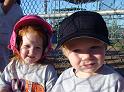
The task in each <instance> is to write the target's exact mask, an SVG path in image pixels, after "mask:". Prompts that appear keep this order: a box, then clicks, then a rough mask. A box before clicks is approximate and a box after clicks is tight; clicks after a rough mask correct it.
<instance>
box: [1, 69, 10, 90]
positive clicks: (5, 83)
mask: <svg viewBox="0 0 124 92" xmlns="http://www.w3.org/2000/svg"><path fill="white" fill-rule="evenodd" d="M9 71H10V70H9V69H8V67H6V68H5V69H4V71H3V72H2V74H1V77H0V92H11V77H10V72H9Z"/></svg>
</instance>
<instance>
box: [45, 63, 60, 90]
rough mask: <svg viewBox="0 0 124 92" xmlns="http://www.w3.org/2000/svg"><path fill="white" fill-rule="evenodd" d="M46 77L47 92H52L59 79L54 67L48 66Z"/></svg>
mask: <svg viewBox="0 0 124 92" xmlns="http://www.w3.org/2000/svg"><path fill="white" fill-rule="evenodd" d="M45 76H46V77H45V80H46V88H45V89H46V90H45V92H51V89H52V87H53V86H54V84H55V82H56V80H57V78H58V77H57V72H56V70H55V68H54V67H53V66H52V65H48V66H47V68H46V73H45Z"/></svg>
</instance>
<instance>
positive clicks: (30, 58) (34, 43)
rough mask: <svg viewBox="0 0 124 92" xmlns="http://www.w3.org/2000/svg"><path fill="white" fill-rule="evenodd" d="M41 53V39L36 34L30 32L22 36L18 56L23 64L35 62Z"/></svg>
mask: <svg viewBox="0 0 124 92" xmlns="http://www.w3.org/2000/svg"><path fill="white" fill-rule="evenodd" d="M42 53H43V39H42V38H41V37H39V36H38V35H37V34H35V33H33V32H30V33H26V35H24V36H22V45H21V47H20V55H21V57H22V59H23V60H24V61H25V63H35V62H37V61H38V60H39V59H40V58H41V56H42Z"/></svg>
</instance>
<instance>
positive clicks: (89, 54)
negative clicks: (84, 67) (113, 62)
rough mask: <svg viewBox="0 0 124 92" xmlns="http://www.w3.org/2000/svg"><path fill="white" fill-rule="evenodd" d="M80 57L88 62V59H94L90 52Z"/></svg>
mask: <svg viewBox="0 0 124 92" xmlns="http://www.w3.org/2000/svg"><path fill="white" fill-rule="evenodd" d="M80 57H81V59H82V60H86V59H90V58H91V57H92V54H91V52H89V51H88V52H85V53H83V54H81V55H80Z"/></svg>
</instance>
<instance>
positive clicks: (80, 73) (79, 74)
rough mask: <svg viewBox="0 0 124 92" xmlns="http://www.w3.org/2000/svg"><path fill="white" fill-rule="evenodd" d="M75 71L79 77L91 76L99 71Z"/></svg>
mask: <svg viewBox="0 0 124 92" xmlns="http://www.w3.org/2000/svg"><path fill="white" fill-rule="evenodd" d="M74 73H75V76H76V77H78V78H89V77H91V76H94V75H96V74H97V73H86V72H81V71H76V70H75V72H74Z"/></svg>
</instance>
